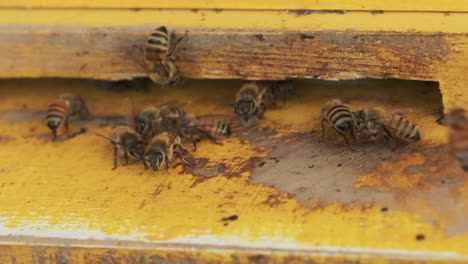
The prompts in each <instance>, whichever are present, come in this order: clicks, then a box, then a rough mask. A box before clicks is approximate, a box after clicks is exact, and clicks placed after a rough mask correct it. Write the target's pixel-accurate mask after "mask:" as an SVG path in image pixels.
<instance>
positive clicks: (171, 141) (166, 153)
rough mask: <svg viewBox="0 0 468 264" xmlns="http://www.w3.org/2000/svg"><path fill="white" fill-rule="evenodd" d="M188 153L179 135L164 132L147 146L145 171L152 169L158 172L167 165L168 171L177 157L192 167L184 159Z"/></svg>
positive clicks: (144, 159) (144, 158)
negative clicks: (163, 165)
mask: <svg viewBox="0 0 468 264" xmlns="http://www.w3.org/2000/svg"><path fill="white" fill-rule="evenodd" d="M187 152H188V150H186V149H185V148H184V147H183V146H182V142H181V139H180V137H179V136H178V135H177V134H173V133H169V132H163V133H161V134H158V135H156V136H154V137H153V138H152V139H151V141H150V142H149V144H148V146H146V149H145V153H144V154H143V164H144V166H145V169H148V168H149V167H151V168H152V169H153V170H154V171H157V170H159V168H160V167H161V166H162V164H163V163H165V164H166V170H167V169H169V166H170V164H171V161H172V160H173V158H174V156H176V157H177V158H179V159H180V160H182V162H184V163H185V164H186V165H190V162H188V161H187V160H186V159H185V158H184V153H187Z"/></svg>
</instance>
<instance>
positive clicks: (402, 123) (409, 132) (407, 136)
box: [389, 115, 421, 142]
mask: <svg viewBox="0 0 468 264" xmlns="http://www.w3.org/2000/svg"><path fill="white" fill-rule="evenodd" d="M389 128H390V130H391V131H392V132H393V133H392V134H393V136H394V137H396V138H399V139H402V140H405V141H407V142H416V141H419V140H420V139H421V135H420V134H419V129H418V127H417V126H416V125H414V124H413V123H411V122H410V121H409V120H408V119H406V118H404V117H402V116H400V115H393V116H392V119H391V121H390V123H389Z"/></svg>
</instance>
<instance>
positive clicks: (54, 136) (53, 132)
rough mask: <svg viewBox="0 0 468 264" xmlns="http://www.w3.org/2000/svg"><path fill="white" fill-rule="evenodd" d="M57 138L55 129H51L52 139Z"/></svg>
mask: <svg viewBox="0 0 468 264" xmlns="http://www.w3.org/2000/svg"><path fill="white" fill-rule="evenodd" d="M56 139H57V130H56V129H54V130H52V141H55V140H56Z"/></svg>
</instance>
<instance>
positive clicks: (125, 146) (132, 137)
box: [96, 126, 146, 170]
mask: <svg viewBox="0 0 468 264" xmlns="http://www.w3.org/2000/svg"><path fill="white" fill-rule="evenodd" d="M96 135H98V136H100V137H103V138H105V139H108V140H110V142H111V143H112V144H113V145H114V168H112V169H113V170H115V169H116V168H117V163H118V156H119V154H120V155H121V156H123V158H124V160H125V164H127V163H128V157H130V158H132V159H134V160H141V159H142V157H143V153H144V151H145V147H146V144H145V142H144V141H143V139H142V138H141V136H140V135H138V134H137V133H136V132H135V130H133V129H132V128H130V127H128V126H119V127H116V128H115V129H114V130H113V131H112V133H111V135H110V137H106V136H103V135H100V134H96Z"/></svg>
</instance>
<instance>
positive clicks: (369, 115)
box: [354, 107, 421, 148]
mask: <svg viewBox="0 0 468 264" xmlns="http://www.w3.org/2000/svg"><path fill="white" fill-rule="evenodd" d="M354 118H355V124H356V127H357V128H358V130H359V131H364V133H366V134H367V135H368V137H369V140H371V141H374V140H375V139H376V137H377V136H378V135H379V134H383V135H384V138H385V140H386V141H387V142H388V143H389V144H390V146H391V147H392V148H395V146H396V145H395V138H396V139H400V140H403V141H405V142H416V141H419V140H420V139H421V135H420V133H419V129H418V127H417V126H416V125H414V124H413V123H411V122H410V121H409V120H408V119H406V118H404V117H403V116H402V115H400V114H387V113H386V112H385V110H383V109H382V108H378V107H374V108H370V109H367V110H360V111H357V112H356V113H355V114H354Z"/></svg>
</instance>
